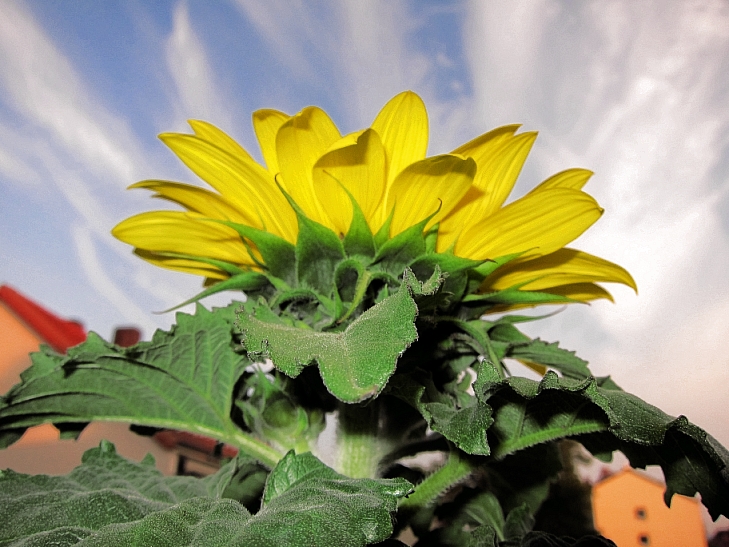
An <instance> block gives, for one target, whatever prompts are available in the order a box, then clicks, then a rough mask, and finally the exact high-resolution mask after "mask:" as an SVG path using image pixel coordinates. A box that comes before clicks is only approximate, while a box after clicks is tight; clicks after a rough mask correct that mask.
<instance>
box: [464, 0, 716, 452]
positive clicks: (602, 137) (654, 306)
mask: <svg viewBox="0 0 729 547" xmlns="http://www.w3.org/2000/svg"><path fill="white" fill-rule="evenodd" d="M528 4H529V10H528V14H526V13H523V14H522V11H523V10H524V7H525V6H526V3H524V2H517V3H516V4H515V3H514V2H489V3H481V2H476V1H474V2H472V3H471V4H470V7H469V10H470V14H469V19H468V20H469V21H470V23H469V27H468V29H467V34H466V39H467V44H468V46H467V50H468V51H469V52H470V64H471V70H472V74H473V80H474V89H475V92H476V93H475V102H476V110H477V111H478V112H479V118H480V119H481V120H483V121H484V122H488V123H489V124H494V125H495V124H500V123H505V122H523V123H525V125H526V127H527V128H529V129H538V130H540V139H538V141H537V144H536V147H535V150H534V153H533V160H536V162H534V161H533V160H532V163H531V165H529V166H528V168H527V170H526V172H525V175H526V176H525V177H522V178H527V179H531V180H529V184H530V185H533V184H534V183H536V182H538V180H539V178H543V177H545V176H547V175H549V174H551V173H554V172H556V171H558V170H561V169H564V168H566V167H573V166H582V167H587V168H590V169H592V170H594V171H595V172H596V175H595V177H594V181H593V182H591V183H590V185H588V187H587V190H588V191H589V192H590V193H592V194H593V195H595V196H596V197H597V199H598V201H599V202H600V203H601V205H603V206H604V207H605V209H606V213H605V215H604V217H603V218H602V219H601V220H600V221H599V222H598V223H597V225H596V226H595V227H593V228H592V229H591V230H590V231H588V233H587V234H586V235H585V236H584V237H583V238H581V239H580V241H579V242H578V243H577V246H578V247H580V248H583V249H585V250H589V251H591V252H594V253H596V254H598V255H600V256H605V257H607V258H610V259H612V260H615V261H616V262H618V263H620V264H621V265H623V266H625V267H627V268H628V270H630V271H631V273H633V275H634V276H635V278H636V280H637V282H638V286H639V289H640V296H638V297H634V296H631V295H630V294H629V293H628V292H627V291H622V290H618V291H616V294H617V295H618V303H617V305H614V306H613V305H610V304H603V303H599V304H595V305H593V307H592V309H591V310H589V312H587V314H586V313H585V312H584V311H579V310H575V311H574V312H573V311H572V310H570V312H569V313H565V314H563V315H562V317H561V319H560V318H557V320H556V321H554V322H553V323H554V325H555V327H554V328H553V329H552V330H553V331H554V333H555V335H557V334H556V333H558V332H559V333H562V336H561V338H562V339H563V340H564V339H565V336H564V333H565V332H568V333H569V332H570V331H571V332H572V334H571V335H568V336H571V338H572V339H574V340H577V341H578V343H579V340H580V339H581V338H582V339H583V340H584V339H589V340H591V342H593V343H594V342H596V341H597V343H596V344H594V345H593V346H592V347H589V346H585V347H586V351H583V352H582V353H586V354H587V356H588V358H590V357H592V359H593V360H594V361H595V366H596V368H597V369H598V372H606V371H607V369H610V371H611V372H612V373H613V374H614V375H615V376H616V377H617V380H618V381H619V382H620V381H621V380H622V381H623V383H624V384H626V387H628V388H635V390H634V391H635V392H637V393H639V394H640V395H642V396H644V397H646V398H648V399H649V400H652V401H653V402H655V403H658V404H660V405H661V406H665V405H664V398H667V397H668V395H669V393H668V391H667V389H666V386H668V385H672V386H675V385H678V384H679V383H684V380H683V379H684V378H685V376H687V375H689V374H690V373H689V372H687V364H688V363H695V362H696V360H697V359H698V360H699V361H700V362H701V365H700V366H708V367H710V368H711V370H713V372H714V373H716V374H718V376H717V377H722V376H721V375H722V374H724V373H723V372H722V371H724V370H726V359H724V358H723V355H726V350H727V349H729V348H727V347H726V343H725V342H724V340H726V335H727V334H729V332H727V331H723V334H722V333H721V332H714V334H715V335H716V336H717V338H716V339H714V342H713V344H709V346H708V347H711V348H713V349H712V350H711V351H706V347H707V346H706V345H704V348H705V349H704V350H702V352H701V356H700V357H699V355H698V354H697V353H696V350H695V344H696V340H695V339H694V338H695V336H696V335H697V333H699V332H701V327H700V325H704V324H706V323H707V322H713V324H714V326H716V325H717V323H716V321H715V319H716V317H718V316H721V314H722V313H724V312H725V311H726V308H725V307H724V304H722V303H723V302H725V301H729V300H728V299H729V285H728V284H727V282H726V277H725V275H721V273H720V272H725V271H726V268H727V267H729V240H728V239H727V237H726V234H725V233H724V231H723V230H722V222H721V213H720V211H719V207H718V206H719V204H720V202H721V200H722V199H725V194H726V192H727V188H729V184H728V183H729V179H728V178H727V175H726V174H725V173H723V174H722V173H721V171H720V170H719V169H718V167H719V166H720V165H721V164H722V162H725V161H726V155H727V136H728V135H729V111H727V110H726V104H729V78H728V77H727V75H726V66H727V62H729V7H728V6H727V4H726V3H724V2H720V1H705V2H677V3H674V4H672V8H671V9H670V10H667V9H665V3H663V2H659V1H654V2H639V3H634V2H592V3H583V4H581V5H580V7H579V8H577V9H569V10H568V9H567V8H566V7H565V5H564V4H561V3H559V2H555V1H553V0H544V1H541V2H538V3H534V2H528ZM519 14H522V15H523V17H522V16H521V15H519ZM522 189H523V188H522ZM717 306H718V307H717ZM586 315H590V316H592V319H591V320H590V321H587V322H585V321H582V322H581V324H580V325H579V326H578V325H577V324H576V323H578V319H579V318H584V317H586ZM596 319H599V320H600V324H596V323H595V320H596ZM719 325H722V327H720V329H719V330H721V329H723V328H725V327H726V328H729V326H727V325H726V324H725V322H720V323H719ZM600 338H602V340H600ZM582 344H583V345H584V341H583V342H582ZM669 347H670V348H671V350H670V351H667V350H666V348H669ZM719 356H722V357H721V358H719ZM709 363H710V365H709ZM696 366H697V365H689V369H691V368H693V369H694V370H695V368H696ZM641 370H642V371H643V372H640V373H639V372H637V371H641ZM659 376H661V377H663V378H666V381H665V382H663V384H662V385H663V387H659V384H660V382H648V381H647V380H648V378H655V377H659ZM697 378H703V380H701V381H708V379H709V376H708V375H699V376H697ZM669 379H670V380H669ZM697 381H698V380H697ZM694 383H695V382H694ZM674 389H675V388H674ZM694 393H695V392H694ZM682 402H686V404H687V406H686V407H685V408H684V412H685V413H686V414H688V415H689V417H690V418H691V417H692V412H693V413H694V414H696V415H697V416H703V418H702V419H708V418H707V417H706V413H705V412H703V411H700V410H699V405H700V404H702V403H701V402H699V401H696V400H695V398H694V401H693V402H691V401H682ZM719 408H720V407H719V406H717V407H713V409H712V410H711V411H710V414H712V416H713V419H714V421H715V422H716V423H714V424H712V425H713V427H712V428H710V429H712V430H716V429H717V426H718V427H720V428H723V430H721V429H720V433H719V434H720V435H722V436H723V438H724V440H726V439H729V426H727V425H726V424H725V423H721V425H719V424H720V421H719V416H718V414H717V412H719V410H718V409H719ZM721 412H722V414H723V411H721ZM705 425H706V426H707V427H708V426H709V424H706V423H705Z"/></svg>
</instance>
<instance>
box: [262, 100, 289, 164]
mask: <svg viewBox="0 0 729 547" xmlns="http://www.w3.org/2000/svg"><path fill="white" fill-rule="evenodd" d="M290 118H291V116H289V115H288V114H284V113H283V112H279V111H278V110H271V109H264V110H256V111H255V112H254V113H253V130H254V131H255V132H256V138H257V139H258V144H259V146H260V147H261V154H263V161H265V162H266V167H268V170H269V171H270V172H271V173H272V174H274V175H275V174H276V173H278V172H279V167H278V158H277V156H276V133H278V130H279V129H280V128H281V126H282V125H283V124H284V123H286V121H288V120H289V119H290Z"/></svg>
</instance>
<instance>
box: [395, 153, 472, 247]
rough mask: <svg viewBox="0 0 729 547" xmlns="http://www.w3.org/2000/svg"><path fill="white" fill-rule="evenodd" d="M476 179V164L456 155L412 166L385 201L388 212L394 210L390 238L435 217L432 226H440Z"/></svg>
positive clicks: (444, 156) (399, 179)
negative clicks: (431, 216)
mask: <svg viewBox="0 0 729 547" xmlns="http://www.w3.org/2000/svg"><path fill="white" fill-rule="evenodd" d="M475 175H476V162H474V161H473V160H472V159H471V158H463V157H461V156H456V155H452V154H448V155H443V156H434V157H431V158H427V159H424V160H421V161H418V162H415V163H412V164H410V165H409V166H408V167H406V168H405V169H404V170H403V171H402V172H401V173H400V174H399V175H398V176H397V178H396V179H395V180H394V182H393V183H392V186H391V187H390V192H389V193H388V195H387V198H386V200H385V210H386V211H393V210H394V215H393V218H392V224H391V225H390V234H391V235H392V236H395V235H397V234H399V233H400V232H403V231H405V230H406V229H407V228H409V227H410V226H412V225H413V224H417V223H418V222H420V221H421V220H423V219H424V218H426V217H428V216H430V215H433V214H434V215H435V216H434V217H433V218H432V219H431V220H430V223H429V226H432V225H433V224H435V223H436V222H438V221H439V220H440V219H441V218H443V217H444V216H445V215H447V214H448V213H449V212H450V211H451V210H452V209H453V207H455V206H456V204H457V203H458V202H459V201H460V200H461V198H462V197H463V196H464V195H465V194H466V192H467V191H468V189H469V188H470V187H471V183H472V182H473V177H474V176H475Z"/></svg>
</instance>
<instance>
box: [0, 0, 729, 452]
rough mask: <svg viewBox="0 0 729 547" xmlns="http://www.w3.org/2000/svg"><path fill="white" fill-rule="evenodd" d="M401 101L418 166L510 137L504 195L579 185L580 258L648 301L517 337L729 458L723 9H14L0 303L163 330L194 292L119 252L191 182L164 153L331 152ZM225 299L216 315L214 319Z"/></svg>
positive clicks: (221, 5) (5, 89)
mask: <svg viewBox="0 0 729 547" xmlns="http://www.w3.org/2000/svg"><path fill="white" fill-rule="evenodd" d="M405 89H411V90H413V91H415V92H417V93H418V94H419V95H420V96H421V97H422V98H423V99H424V100H425V103H426V105H427V107H428V111H429V116H430V130H431V136H430V148H429V153H430V154H437V153H445V152H448V151H450V150H452V149H453V148H455V147H456V146H457V145H459V144H461V143H463V142H466V141H467V140H470V139H471V138H473V137H475V136H477V135H479V134H481V133H484V132H486V131H488V130H490V129H492V128H494V127H497V126H499V125H503V124H507V123H519V124H522V126H523V129H524V130H529V131H531V130H537V131H539V137H538V139H537V142H536V144H535V146H534V148H533V149H532V152H531V154H530V157H529V159H528V160H527V164H526V166H525V168H524V170H523V171H522V174H521V177H520V179H519V182H518V183H517V186H516V188H515V191H514V193H513V195H512V198H514V197H519V196H521V195H523V194H524V193H525V192H527V191H528V190H529V189H530V188H532V187H533V186H535V185H536V184H538V183H539V182H541V181H542V180H544V179H545V178H547V177H549V176H550V175H552V174H554V173H556V172H558V171H561V170H563V169H566V168H569V167H583V168H587V169H590V170H592V171H594V172H595V175H594V177H593V178H592V180H591V181H590V183H589V184H588V185H587V187H586V190H587V191H588V192H589V193H590V194H591V195H593V196H594V197H595V198H596V199H597V201H598V202H599V203H600V204H601V206H602V207H604V208H605V213H604V215H603V217H602V218H601V219H600V220H599V221H598V222H597V224H596V225H595V226H594V227H592V228H591V229H590V230H589V231H588V232H587V233H586V234H585V235H583V236H582V237H580V238H579V239H578V240H577V241H576V242H575V243H573V244H572V246H573V247H576V248H579V249H582V250H585V251H588V252H591V253H593V254H597V255H598V256H601V257H604V258H607V259H609V260H612V261H614V262H617V263H618V264H621V265H622V266H624V267H625V268H627V269H628V270H629V271H630V272H631V273H632V274H633V276H634V277H635V279H636V281H637V284H638V287H639V294H638V295H635V294H634V293H633V292H632V291H631V290H630V289H627V288H625V287H614V288H612V289H611V290H612V293H613V295H614V297H615V303H611V302H607V301H600V302H596V303H593V304H592V305H590V306H586V305H573V306H570V307H568V308H567V309H565V310H564V311H562V312H560V313H558V314H557V315H555V316H553V317H551V318H549V319H545V320H543V321H539V322H535V323H531V324H529V325H527V327H526V328H527V330H528V332H529V334H531V335H532V336H540V337H541V338H543V339H546V340H550V341H554V340H559V341H560V342H561V344H562V345H563V346H564V347H567V348H569V349H574V350H577V352H578V354H579V355H581V356H582V357H583V358H585V359H587V360H588V361H589V362H590V365H591V368H592V370H593V372H594V373H595V374H596V375H607V374H610V375H611V376H612V377H613V379H614V380H615V381H616V382H617V383H618V384H619V385H621V386H622V387H623V388H625V389H626V390H628V391H630V392H632V393H634V394H636V395H638V396H639V397H641V398H643V399H644V400H646V401H648V402H650V403H652V404H654V405H656V406H658V407H660V408H661V409H663V410H664V411H666V412H668V413H669V414H671V415H679V414H684V415H686V416H687V417H688V418H689V419H690V420H691V421H693V422H694V423H696V424H697V425H699V426H701V427H703V428H705V429H706V430H708V431H709V432H710V433H711V434H712V435H713V436H715V437H716V438H717V439H718V440H719V441H720V442H722V443H723V444H724V445H725V446H727V445H729V419H727V411H726V408H727V407H729V404H728V399H729V351H728V350H729V276H727V273H726V272H727V271H728V270H729V3H727V2H726V1H724V0H706V1H691V0H645V1H642V2H634V1H633V0H595V1H591V0H584V1H579V2H578V1H568V0H564V1H558V0H529V1H524V0H489V1H488V2H485V1H479V0H473V1H467V0H462V1H452V2H448V1H442V0H440V1H438V0H418V1H415V0H411V1H396V0H312V1H309V2H305V1H304V0H298V1H297V0H286V1H284V0H266V1H265V2H264V1H262V0H219V1H217V2H207V1H204V0H189V1H184V0H156V1H155V2H143V1H141V0H106V1H105V2H97V1H96V0H69V1H67V2H56V1H51V0H27V1H15V0H4V1H2V2H0V283H7V284H10V285H11V286H13V287H14V288H16V289H17V290H19V291H21V292H23V293H24V294H26V295H27V296H29V297H31V298H32V299H34V300H36V301H38V302H40V303H42V304H43V305H44V306H46V307H47V308H49V309H50V310H52V311H54V312H56V313H58V314H59V315H62V316H64V317H71V318H77V319H79V320H81V321H82V322H83V323H84V325H85V326H86V327H87V328H88V329H89V330H94V331H96V332H98V333H99V334H101V335H102V336H103V337H106V338H109V337H111V336H112V333H113V330H114V328H115V327H117V326H121V325H125V326H126V325H135V326H138V327H140V328H141V329H142V331H143V335H144V337H145V338H147V339H148V338H149V337H150V336H151V334H152V332H153V331H154V329H155V328H168V327H169V326H170V325H171V324H172V322H173V321H174V314H159V313H156V312H159V311H160V310H164V309H166V308H169V307H171V306H174V305H175V304H178V303H180V302H182V301H184V300H186V299H187V298H188V297H190V296H191V295H193V294H196V293H197V292H199V290H200V279H199V278H196V277H194V276H190V275H187V274H183V273H177V272H171V271H167V270H162V269H159V268H155V267H153V266H151V265H149V264H147V263H145V262H143V261H141V260H139V259H137V258H136V257H134V256H133V255H132V253H131V249H130V248H129V247H128V246H127V245H125V244H123V243H121V242H119V241H117V240H115V239H114V238H113V237H112V236H111V235H110V230H111V228H112V227H113V226H114V225H115V224H117V223H118V222H119V221H121V220H123V219H124V218H127V217H129V216H131V215H133V214H136V213H138V212H141V211H144V210H153V209H158V208H165V207H167V206H166V205H164V204H163V202H159V201H155V200H151V199H150V198H149V194H148V193H146V192H145V191H144V190H134V191H127V190H126V187H127V186H129V185H130V184H132V183H134V182H136V181H139V180H142V179H148V178H155V179H168V180H177V181H183V182H188V183H196V184H197V183H200V182H199V181H196V180H195V177H194V175H193V174H192V173H190V172H188V171H187V170H186V168H185V167H184V166H183V165H182V164H181V163H180V162H179V161H178V160H176V159H175V157H174V156H173V155H172V153H171V152H170V151H169V150H167V149H166V148H165V146H164V145H163V144H162V143H161V142H160V141H159V140H158V139H157V137H156V136H157V135H158V134H159V133H161V132H165V131H186V130H187V125H186V120H187V119H204V120H207V121H209V122H212V123H213V124H215V125H217V126H219V127H220V128H222V129H223V130H225V131H226V132H228V133H229V134H231V135H232V136H233V137H234V138H236V139H237V140H238V141H239V142H240V143H241V144H242V145H243V146H244V147H245V148H246V149H247V150H249V151H250V152H251V153H252V154H253V155H254V157H257V158H259V159H260V153H259V150H258V147H257V144H256V140H255V137H254V134H253V130H252V126H251V121H250V119H251V118H250V116H251V113H252V112H253V111H254V110H256V109H259V108H276V109H278V110H283V111H285V112H287V113H289V114H293V113H295V112H297V111H299V110H300V109H302V108H303V107H305V106H307V105H311V104H314V105H318V106H320V107H322V108H324V110H326V111H327V112H328V113H329V114H330V115H331V116H332V118H333V119H334V121H335V122H336V123H337V124H338V126H339V128H340V130H342V132H343V133H345V132H351V131H354V130H357V129H361V128H364V127H367V126H369V125H370V123H371V122H372V120H373V119H374V117H375V115H376V114H377V112H378V111H379V109H380V108H381V107H382V106H383V105H384V104H385V102H386V101H387V100H388V99H389V98H390V97H392V96H394V95H395V94H397V93H399V92H400V91H403V90H405ZM230 298H231V294H225V295H218V296H216V297H213V298H212V299H209V300H207V301H206V302H207V304H208V305H221V304H223V303H225V302H227V301H229V299H230Z"/></svg>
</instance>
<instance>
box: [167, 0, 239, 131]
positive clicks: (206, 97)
mask: <svg viewBox="0 0 729 547" xmlns="http://www.w3.org/2000/svg"><path fill="white" fill-rule="evenodd" d="M165 56H166V60H167V67H168V69H169V71H170V74H171V75H172V80H173V81H174V84H175V92H176V99H177V100H176V102H177V105H176V107H175V110H176V111H177V117H178V118H180V120H178V121H179V122H183V121H185V120H187V119H190V118H198V119H203V120H206V121H210V122H212V123H216V124H221V125H222V124H224V123H225V122H227V121H228V120H229V119H230V116H229V115H228V112H227V111H226V108H225V107H224V106H223V105H224V104H226V101H225V100H224V97H223V95H222V94H221V93H220V91H219V90H218V89H217V86H216V84H215V77H214V75H213V71H212V70H211V69H210V61H209V60H208V58H207V55H206V53H205V49H204V47H203V44H202V42H201V41H200V38H199V37H198V36H197V34H196V33H195V31H194V29H193V28H192V25H191V23H190V16H189V13H188V10H187V5H186V4H185V2H184V1H181V2H178V3H177V5H176V6H175V9H174V12H173V28H172V33H171V34H170V36H169V38H168V39H167V42H166V44H165ZM180 125H181V124H180Z"/></svg>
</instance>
